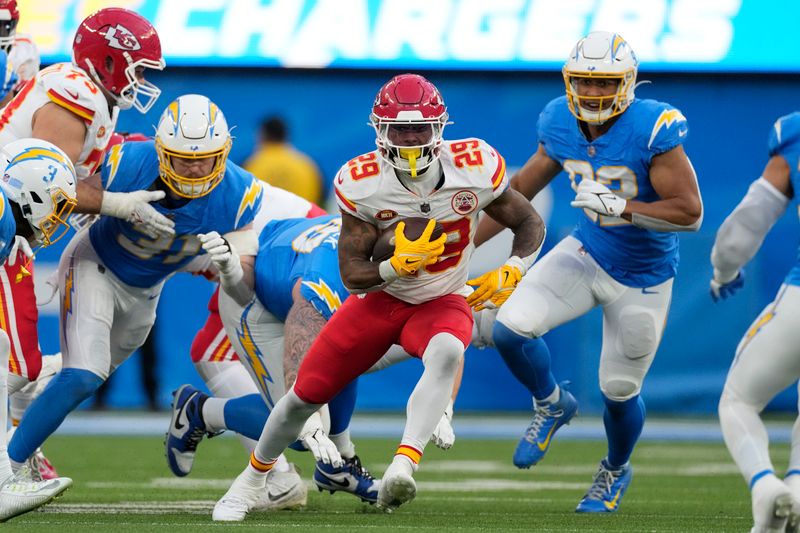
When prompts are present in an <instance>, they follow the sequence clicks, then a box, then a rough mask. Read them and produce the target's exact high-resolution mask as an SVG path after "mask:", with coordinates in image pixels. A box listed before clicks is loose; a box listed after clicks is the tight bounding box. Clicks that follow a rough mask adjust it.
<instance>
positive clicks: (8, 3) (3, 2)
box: [0, 0, 19, 54]
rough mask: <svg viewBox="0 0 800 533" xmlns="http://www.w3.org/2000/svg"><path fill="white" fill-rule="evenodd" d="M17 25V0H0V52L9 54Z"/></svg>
mask: <svg viewBox="0 0 800 533" xmlns="http://www.w3.org/2000/svg"><path fill="white" fill-rule="evenodd" d="M17 24H19V9H18V8H17V0H0V50H3V51H4V52H5V53H7V54H8V53H9V52H11V47H12V46H14V39H15V37H16V35H17Z"/></svg>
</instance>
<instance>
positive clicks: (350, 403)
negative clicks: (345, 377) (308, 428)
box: [328, 379, 358, 435]
mask: <svg viewBox="0 0 800 533" xmlns="http://www.w3.org/2000/svg"><path fill="white" fill-rule="evenodd" d="M357 396H358V379H354V380H353V381H351V382H350V384H349V385H348V386H346V387H345V388H344V389H342V392H340V393H339V394H337V395H336V396H335V397H334V398H333V399H332V400H331V401H330V402H328V409H329V410H330V413H331V430H330V432H329V434H330V435H338V434H339V433H342V432H343V431H344V430H346V429H347V428H349V427H350V419H352V418H353V411H354V410H355V408H356V397H357Z"/></svg>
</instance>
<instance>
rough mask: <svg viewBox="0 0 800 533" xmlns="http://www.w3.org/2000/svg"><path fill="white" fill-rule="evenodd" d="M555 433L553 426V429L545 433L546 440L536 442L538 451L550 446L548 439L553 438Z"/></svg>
mask: <svg viewBox="0 0 800 533" xmlns="http://www.w3.org/2000/svg"><path fill="white" fill-rule="evenodd" d="M555 431H556V425H555V424H553V427H551V428H550V431H549V432H548V433H547V438H546V439H544V442H537V443H536V446H538V447H539V451H542V452H543V451H545V450H546V449H547V446H548V445H549V444H550V438H551V437H552V436H553V433H555Z"/></svg>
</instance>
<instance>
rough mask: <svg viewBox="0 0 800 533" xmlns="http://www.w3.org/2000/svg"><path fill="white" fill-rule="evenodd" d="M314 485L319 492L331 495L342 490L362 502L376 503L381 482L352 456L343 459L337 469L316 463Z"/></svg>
mask: <svg viewBox="0 0 800 533" xmlns="http://www.w3.org/2000/svg"><path fill="white" fill-rule="evenodd" d="M314 483H315V484H316V485H317V487H318V488H319V490H320V492H322V491H323V490H327V491H330V493H331V494H333V493H334V492H336V491H338V490H343V491H345V492H349V493H351V494H355V495H356V496H358V497H359V498H361V501H363V502H367V503H375V502H376V501H378V489H379V488H380V483H381V482H380V480H376V479H375V478H373V477H372V474H370V473H369V471H368V470H367V469H366V468H364V466H362V465H361V459H359V458H358V456H357V455H354V456H353V457H351V458H350V459H345V460H344V464H343V465H342V466H341V467H339V468H334V467H332V466H331V465H326V464H325V463H323V462H321V461H317V468H315V469H314Z"/></svg>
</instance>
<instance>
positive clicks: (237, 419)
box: [223, 394, 269, 440]
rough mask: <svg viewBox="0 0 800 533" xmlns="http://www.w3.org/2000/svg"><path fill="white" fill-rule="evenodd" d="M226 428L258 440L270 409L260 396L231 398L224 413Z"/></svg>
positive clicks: (251, 395)
mask: <svg viewBox="0 0 800 533" xmlns="http://www.w3.org/2000/svg"><path fill="white" fill-rule="evenodd" d="M223 414H224V416H225V427H226V428H227V429H229V430H231V431H235V432H236V433H238V434H239V435H244V436H245V437H247V438H250V439H253V440H258V438H259V437H260V436H261V430H263V429H264V424H266V423H267V418H268V417H269V409H267V404H266V403H264V399H263V398H262V397H261V395H260V394H248V395H247V396H240V397H238V398H231V399H230V400H228V401H227V402H226V403H225V409H224V411H223Z"/></svg>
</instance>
